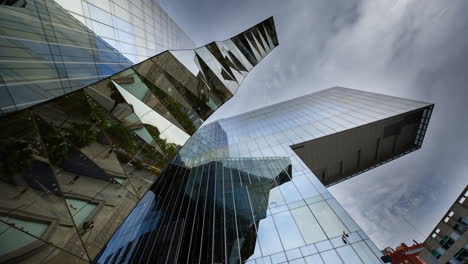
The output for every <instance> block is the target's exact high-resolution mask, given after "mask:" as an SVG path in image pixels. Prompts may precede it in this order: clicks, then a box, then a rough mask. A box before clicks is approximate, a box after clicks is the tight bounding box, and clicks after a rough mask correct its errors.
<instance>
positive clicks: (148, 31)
mask: <svg viewBox="0 0 468 264" xmlns="http://www.w3.org/2000/svg"><path fill="white" fill-rule="evenodd" d="M187 48H189V49H193V48H195V47H194V44H193V42H192V41H191V40H190V39H189V37H188V36H187V35H186V34H185V33H184V32H183V31H182V30H181V29H180V28H179V27H178V26H177V25H176V24H175V23H174V22H173V21H172V19H170V18H169V17H168V15H167V14H166V13H165V12H164V11H163V10H162V9H161V8H160V7H159V6H158V5H157V4H156V3H155V2H154V1H143V0H135V1H109V0H95V1H85V0H83V1H81V0H63V1H53V0H28V1H24V0H8V1H1V2H0V115H1V114H5V113H9V112H14V111H16V110H20V109H23V108H27V107H30V106H32V105H35V104H38V103H41V102H44V101H47V100H50V99H52V98H55V97H57V96H61V95H64V94H67V93H69V92H72V91H75V90H77V89H80V88H83V87H85V86H87V85H90V84H92V83H95V82H96V81H99V80H101V79H104V78H106V77H109V76H111V75H113V74H115V73H117V72H120V71H122V70H124V69H127V68H129V67H130V66H132V65H134V64H135V63H138V62H141V61H143V60H146V59H148V58H149V57H152V56H154V55H156V54H158V53H161V52H163V51H165V50H168V49H187Z"/></svg>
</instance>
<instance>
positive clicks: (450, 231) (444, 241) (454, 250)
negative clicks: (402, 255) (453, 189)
mask: <svg viewBox="0 0 468 264" xmlns="http://www.w3.org/2000/svg"><path fill="white" fill-rule="evenodd" d="M467 198H468V186H467V187H465V190H463V192H462V193H461V194H460V196H458V198H457V200H456V201H455V202H454V203H453V205H452V206H451V207H450V209H449V210H448V211H447V213H446V214H445V215H444V217H443V218H442V220H441V221H440V222H439V224H437V226H436V227H435V228H434V230H432V232H431V235H430V236H429V237H428V238H427V239H426V241H425V244H426V246H425V249H424V250H423V251H422V252H421V255H420V258H421V259H422V260H423V261H425V262H427V263H428V264H433V263H434V264H435V263H437V264H438V263H442V264H445V263H450V264H459V263H460V264H461V263H463V264H465V263H468V232H466V230H467V229H468V206H467V205H468V204H467V201H466V200H467Z"/></svg>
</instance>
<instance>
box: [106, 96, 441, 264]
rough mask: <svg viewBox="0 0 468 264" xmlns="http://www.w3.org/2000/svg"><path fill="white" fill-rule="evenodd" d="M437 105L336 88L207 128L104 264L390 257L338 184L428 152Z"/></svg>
mask: <svg viewBox="0 0 468 264" xmlns="http://www.w3.org/2000/svg"><path fill="white" fill-rule="evenodd" d="M432 108H433V105H432V104H429V103H424V102H418V101H413V100H408V99H402V98H396V97H391V96H385V95H379V94H373V93H368V92H362V91H357V90H352V89H347V88H342V87H334V88H330V89H326V90H323V91H321V92H317V93H313V94H309V95H306V96H303V97H299V98H295V99H292V100H289V101H286V102H282V103H279V104H275V105H272V106H268V107H265V108H262V109H258V110H255V111H251V112H248V113H245V114H241V115H239V116H235V117H231V118H227V119H223V120H219V121H216V122H214V123H210V124H208V125H205V126H203V127H202V128H200V129H199V130H198V131H197V132H196V133H195V134H194V135H193V136H192V137H191V138H190V139H189V140H188V142H187V143H186V144H185V146H184V147H183V148H182V149H181V151H180V152H179V154H178V155H177V157H176V159H174V160H173V162H172V163H173V165H172V166H174V167H175V166H179V167H181V168H184V169H183V170H182V171H180V170H179V171H177V170H168V171H166V172H165V173H163V174H162V176H161V179H160V181H158V182H157V183H156V184H155V185H154V186H153V187H152V188H151V189H150V191H149V192H148V193H147V194H146V196H145V198H144V200H145V201H144V202H143V201H142V202H140V204H139V205H137V207H136V209H135V210H134V211H133V213H132V214H131V216H130V217H129V218H127V220H126V222H125V223H124V224H123V225H122V226H121V228H120V229H119V231H117V233H116V234H115V235H114V237H113V238H112V239H111V240H110V241H109V243H108V244H107V246H106V248H105V250H104V251H103V252H102V253H101V255H100V258H98V260H97V263H114V262H117V263H147V262H152V263H153V262H155V263H173V262H177V263H244V262H245V263H262V264H263V263H288V262H289V263H346V264H347V263H350V264H351V263H352V264H357V263H364V264H374V263H381V260H380V258H379V257H380V255H381V253H380V250H379V249H378V248H377V247H376V246H375V245H374V244H373V243H372V241H371V240H369V238H368V237H367V236H366V234H365V233H364V232H363V231H362V229H361V228H360V227H359V225H357V224H356V222H354V220H353V219H352V218H351V217H350V216H349V215H348V213H347V212H346V211H345V210H344V209H343V208H342V207H341V206H340V204H339V203H338V201H337V200H336V199H334V198H333V196H332V195H331V194H330V192H329V191H328V190H327V188H326V187H327V186H330V185H332V184H336V183H338V182H340V181H343V180H345V179H348V178H349V177H353V176H356V175H357V174H359V173H362V172H364V171H366V170H369V169H372V168H374V167H376V166H379V165H380V164H382V163H385V162H388V161H390V160H392V159H395V158H397V157H399V156H402V155H405V154H407V153H409V152H411V151H414V150H416V149H418V148H420V146H421V144H422V140H423V137H424V134H425V131H426V128H427V125H428V121H429V118H430V115H431V112H432ZM226 159H227V160H235V162H231V164H230V165H226ZM233 164H235V165H233ZM201 168H203V169H201ZM187 171H189V172H187ZM261 186H263V187H261ZM233 209H234V210H233ZM135 226H138V228H135Z"/></svg>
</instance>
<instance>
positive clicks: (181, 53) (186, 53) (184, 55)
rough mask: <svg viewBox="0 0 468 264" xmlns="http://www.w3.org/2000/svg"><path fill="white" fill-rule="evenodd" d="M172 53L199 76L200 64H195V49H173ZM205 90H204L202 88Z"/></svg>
mask: <svg viewBox="0 0 468 264" xmlns="http://www.w3.org/2000/svg"><path fill="white" fill-rule="evenodd" d="M170 53H171V54H172V55H174V57H176V59H178V60H179V61H180V62H181V63H182V64H184V66H185V68H187V69H188V70H189V71H191V72H192V73H193V75H195V76H197V75H198V72H200V70H199V68H198V66H197V65H196V64H195V51H194V50H171V51H170ZM202 92H203V90H202Z"/></svg>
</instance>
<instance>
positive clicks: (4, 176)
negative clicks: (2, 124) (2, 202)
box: [0, 138, 34, 183]
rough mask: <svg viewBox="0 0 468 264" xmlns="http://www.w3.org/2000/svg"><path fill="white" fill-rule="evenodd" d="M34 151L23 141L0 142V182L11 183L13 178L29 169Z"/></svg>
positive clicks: (6, 140) (7, 140)
mask: <svg viewBox="0 0 468 264" xmlns="http://www.w3.org/2000/svg"><path fill="white" fill-rule="evenodd" d="M33 154H34V149H33V148H32V147H31V142H28V141H26V140H23V139H16V138H7V139H2V140H0V157H1V159H0V164H1V165H0V180H2V181H6V182H9V183H12V182H11V181H12V180H13V176H14V175H16V174H19V173H21V172H23V171H26V170H28V169H30V168H31V161H32V160H33Z"/></svg>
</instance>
